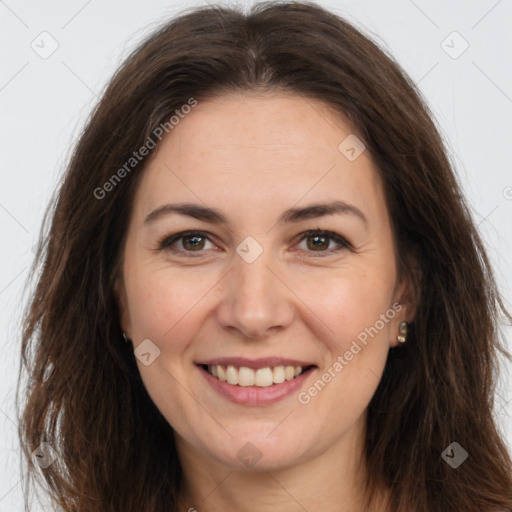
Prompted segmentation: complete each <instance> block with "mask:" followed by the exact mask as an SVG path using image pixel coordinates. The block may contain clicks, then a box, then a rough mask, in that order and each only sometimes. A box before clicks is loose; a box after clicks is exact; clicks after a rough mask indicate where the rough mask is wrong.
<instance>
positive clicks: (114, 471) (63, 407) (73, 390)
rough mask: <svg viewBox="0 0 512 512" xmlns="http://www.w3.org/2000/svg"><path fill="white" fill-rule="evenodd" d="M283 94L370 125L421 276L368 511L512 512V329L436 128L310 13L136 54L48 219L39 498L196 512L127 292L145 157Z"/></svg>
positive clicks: (217, 22)
mask: <svg viewBox="0 0 512 512" xmlns="http://www.w3.org/2000/svg"><path fill="white" fill-rule="evenodd" d="M276 89H279V90H283V91H289V92H291V93H296V94H297V93H298V94H300V95H302V96H303V97H304V98H315V99H320V100H322V101H323V102H325V103H326V104H327V105H329V106H330V107H331V108H332V109H333V110H334V111H336V112H339V113H340V114H341V115H343V116H346V118H348V119H349V120H350V122H351V123H352V124H353V126H354V128H355V129H356V130H357V133H358V135H359V137H360V138H361V139H362V140H363V141H364V144H365V145H366V148H367V150H368V151H369V152H370V154H371V155H372V158H373V160H374V162H375V164H376V166H377V168H378V170H379V172H380V174H381V177H382V182H383V184H384V190H385V194H386V198H387V205H388V209H389V212H390V216H391V220H392V223H393V226H394V231H395V236H396V245H397V254H399V255H400V258H399V264H400V268H401V270H402V271H404V272H406V271H407V268H408V265H409V263H408V262H412V261H414V262H416V264H417V266H418V267H419V269H420V275H421V282H418V283H417V285H418V287H417V289H418V293H419V304H418V309H417V313H416V317H415V320H414V322H413V325H412V329H411V331H410V334H409V339H408V342H407V343H406V344H404V345H403V346H400V347H399V348H392V349H391V350H390V353H389V357H388V360H387V365H386V368H385V371H384V374H383V376H382V379H381V381H380V383H379V386H378V388H377V390H376V393H375V395H374V396H373V398H372V400H371V402H370V404H369V411H368V423H367V442H366V449H365V454H364V455H365V457H366V460H367V466H368V480H367V482H366V486H367V491H368V492H367V495H368V501H367V504H368V506H369V505H370V503H371V497H372V493H373V491H375V490H376V489H378V488H380V487H381V486H383V485H384V486H386V487H387V488H389V489H390V490H391V496H392V502H391V508H390V510H391V511H393V512H411V511H413V510H414V511H425V512H427V511H428V512H434V511H435V512H439V511H445V510H457V511H458V512H470V511H471V512H476V511H478V512H490V511H498V510H499V511H501V510H507V511H508V510H512V463H511V459H510V455H509V454H508V453H507V448H506V445H505V442H504V440H503V438H502V436H501V435H500V433H499V431H498V429H497V428H496V425H495V422H494V419H493V400H494V392H495V385H496V380H497V375H498V362H499V361H498V352H501V354H503V355H505V356H506V357H508V358H509V359H511V355H510V353H508V352H507V351H506V350H505V347H504V344H503V338H502V334H501V332H500V330H499V323H498V316H499V314H501V313H504V314H505V315H506V316H507V317H508V318H510V316H509V315H508V313H507V312H506V311H505V308H504V307H503V303H502V300H501V298H500V294H499V291H498V289H497V285H496V282H495V280H494V277H493V274H492V271H491V268H490V265H489V261H488V258H487V256H486V252H485V249H484V246H483V244H482V241H481V238H480V236H479V234H478V233H477V231H476V229H475V225H474V223H473V221H472V218H471V215H470V212H469V209H468V207H467V205H466V203H465V201H464V199H463V197H462V196H461V192H460V187H459V184H458V182H457V180H456V177H455V175H454V172H453V165H452V163H451V162H450V160H449V158H448V156H447V151H446V149H445V147H444V144H443V141H442V139H441V137H440V135H439V133H438V130H437V128H436V126H435V123H434V122H433V120H432V117H433V116H432V114H431V112H430V111H429V109H428V107H427V106H426V104H425V101H424V99H423V98H422V96H421V93H420V92H419V91H418V89H417V88H416V86H415V84H414V83H413V82H412V81H411V80H410V78H409V77H407V76H406V75H405V74H404V72H403V71H402V70H401V69H400V67H399V66H398V64H397V63H396V62H395V61H394V60H393V58H392V57H391V56H389V55H387V54H386V53H385V52H384V51H383V50H382V49H380V48H379V47H378V46H377V45H376V44H375V43H373V42H372V41H371V40H369V39H368V38H367V37H366V36H364V35H362V34H361V33H360V32H359V31H358V30H357V29H355V28H354V27H353V26H352V25H351V24H349V23H347V22H346V21H345V20H343V19H342V18H340V17H338V16H336V15H334V14H333V13H331V12H329V11H327V10H325V9H324V8H321V7H319V6H317V5H315V4H312V3H299V2H284V3H283V2H280V3H275V2H265V3H260V4H258V5H256V6H254V7H253V8H252V10H251V11H250V12H249V13H244V12H242V11H239V10H236V9H231V8H226V7H210V6H208V7H202V8H196V9H193V10H192V11H191V12H188V13H184V14H182V15H181V16H180V17H177V18H175V19H174V20H172V21H170V22H169V23H168V24H166V25H165V26H163V27H162V28H160V29H159V30H158V31H157V32H155V33H153V34H152V35H151V36H150V37H149V38H148V39H147V40H146V41H144V43H143V44H141V45H140V46H139V48H137V49H136V50H135V51H134V52H133V53H132V54H131V55H130V56H129V58H128V59H127V60H126V61H125V62H124V64H123V65H122V66H121V68H120V69H119V70H118V71H117V73H116V74H115V76H114V77H113V79H112V80H111V82H110V84H109V85H108V88H107V89H106V91H105V93H104V95H103V97H102V99H101V100H100V102H99V104H98V105H97V106H96V108H95V109H94V111H93V113H92V114H91V116H90V119H89V120H88V122H87V125H86V127H85V129H84V131H83V133H82V134H81V137H80V140H79V142H78V144H77V145H76V148H75V150H74V153H73V155H72V158H71V160H70V163H69V166H68V169H67V172H66V175H65V178H64V181H63V183H62V185H61V187H60V189H59V190H58V194H57V195H56V196H55V198H54V201H53V202H52V203H51V205H50V207H49V209H48V211H47V214H46V216H45V222H44V225H43V230H42V235H41V239H40V242H39V250H38V254H37V258H36V263H35V265H34V268H33V270H32V276H33V278H34V280H35V291H34V293H33V294H32V295H31V300H30V303H29V305H28V306H27V310H26V313H25V316H24V326H23V333H22V349H21V350H22V365H21V368H20V377H19V380H18V390H17V391H18V402H19V405H18V408H19V419H20V429H19V435H20V441H21V446H22V450H23V455H24V459H25V460H26V464H27V468H26V473H27V475H29V478H28V479H27V482H26V491H25V494H26V495H28V494H29V490H30V482H31V481H32V479H35V477H38V478H39V479H40V475H41V474H42V476H43V477H44V479H43V480H40V482H41V483H46V484H47V486H48V488H49V490H48V492H49V493H50V495H51V496H52V497H53V499H54V500H55V503H56V504H58V505H59V506H60V509H61V510H63V511H66V512H71V511H73V512H75V511H76V512H93V511H98V512H100V511H101V512H120V511H123V512H129V511H137V512H157V511H158V512H164V511H170V510H177V509H178V497H179V495H180V489H181V485H182V473H181V468H180V463H179V459H178V457H177V453H176V450H175V445H174V438H173V430H172V428H171V426H170V425H169V424H168V423H167V421H166V420H165V418H164V417H163V416H162V415H161V414H160V412H159V411H158V409H157V408H156V406H155V405H154V404H153V402H152V400H151V398H150V396H149V395H148V393H147V391H146V389H145V387H144V385H143V383H142V380H141V378H140V376H139V372H138V370H137V365H136V363H135V358H134V353H133V350H132V347H131V344H126V343H123V342H122V334H121V330H120V327H119V310H118V306H117V302H116V297H115V293H114V286H113V285H114V282H115V279H116V276H117V275H118V272H119V271H120V267H119V262H120V257H121V248H122V245H123V240H124V237H125V235H126V231H127V223H128V220H129V217H130V211H131V205H132V201H133V196H134V191H135V190H136V187H137V184H138V182H139V180H140V178H141V176H142V174H143V171H144V169H145V167H146V165H147V162H148V159H149V158H150V157H148V158H146V159H145V160H143V161H141V162H140V163H139V164H138V165H134V166H132V167H133V168H132V167H130V168H129V170H128V168H127V167H126V162H128V161H129V159H130V158H131V157H132V155H133V152H134V151H136V150H137V149H138V148H140V147H142V146H143V145H144V144H145V143H146V142H147V140H148V137H150V136H151V135H152V134H154V131H155V129H156V128H157V127H158V126H160V125H162V123H166V122H167V123H168V121H169V119H170V117H171V116H172V115H174V113H175V111H176V110H177V109H178V110H179V109H180V108H181V107H182V106H183V105H185V104H187V103H189V102H190V99H191V98H194V99H195V101H198V102H201V101H202V100H205V99H206V98H210V97H212V96H214V95H216V94H222V93H223V92H228V91H229V92H231V91H251V90H261V91H266V90H276ZM167 127H168V129H169V131H170V126H169V125H167ZM171 136H172V134H171ZM153 154H154V152H153ZM123 165H124V166H125V167H124V169H125V171H126V172H125V173H119V169H121V168H123ZM115 174H117V176H118V177H120V174H122V180H121V179H120V180H117V179H116V180H113V179H112V177H113V176H114V175H115ZM109 180H110V181H109ZM107 182H108V183H110V186H106V185H105V184H106V183H107ZM98 190H102V191H103V192H98ZM95 191H96V192H95ZM24 371H26V373H27V375H26V379H27V382H26V383H25V385H24V386H22V378H23V376H24ZM43 442H46V443H48V444H49V445H50V446H52V447H53V448H54V449H55V452H56V455H57V458H56V459H55V461H54V462H53V463H52V464H51V465H49V466H48V467H47V468H45V469H43V470H39V468H37V466H36V465H35V464H34V462H33V459H32V457H31V453H32V451H33V450H35V449H36V448H37V447H38V446H39V445H40V444H41V443H43ZM452 442H457V443H458V444H459V445H460V446H461V447H463V448H464V449H465V450H466V451H467V452H468V454H469V456H468V459H467V460H466V461H465V462H464V463H463V464H461V465H460V466H459V467H458V468H457V469H453V468H452V467H450V466H449V465H448V464H447V463H446V462H445V460H443V458H442V456H441V455H442V453H443V452H444V450H445V449H446V448H447V447H448V446H449V445H450V444H451V443H452ZM320 500H321V497H319V501H320ZM26 507H28V504H27V505H26ZM26 509H27V510H28V508H26Z"/></svg>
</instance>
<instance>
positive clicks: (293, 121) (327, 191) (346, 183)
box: [136, 93, 384, 215]
mask: <svg viewBox="0 0 512 512" xmlns="http://www.w3.org/2000/svg"><path fill="white" fill-rule="evenodd" d="M354 137H356V135H355V133H354V130H353V129H352V127H351V126H350V124H349V123H348V121H347V120H346V119H344V118H343V117H342V116H341V115H340V114H337V113H334V112H333V111H332V110H331V109H330V108H329V107H328V106H327V105H325V104H324V103H323V102H321V101H319V100H315V99H312V98H306V97H303V96H300V95H296V94H284V93H265V94H241V93H236V94H235V93H233V94H229V95H223V96H219V97H216V98H214V99H210V100H208V101H204V102H199V103H198V105H197V106H196V107H195V108H194V109H192V111H191V112H190V113H189V114H187V115H185V116H184V117H183V118H182V119H180V121H179V123H178V124H177V125H176V126H174V128H173V129H172V131H171V132H170V133H169V134H168V135H167V136H166V137H165V138H164V139H163V141H162V142H161V143H160V145H159V147H158V149H157V150H156V151H157V153H156V154H155V155H154V157H153V159H152V160H151V162H150V164H149V165H148V168H147V169H146V171H145V175H144V177H143V179H142V182H141V184H140V187H139V190H138V193H137V198H136V202H137V208H139V209H142V210H143V211H147V210H148V209H150V208H155V207H157V206H158V205H159V204H161V203H164V202H168V201H170V200H172V199H173V198H176V199H178V198H179V199H180V200H184V199H187V200H193V201H194V202H198V200H199V201H202V202H204V203H207V204H210V203H212V202H214V203H215V204H216V205H220V206H221V207H225V208H226V209H227V208H229V207H230V206H233V207H238V209H239V210H240V208H241V209H242V210H245V211H247V213H248V214H249V213H251V212H250V211H249V210H248V206H249V205H251V206H254V207H255V210H254V212H253V213H254V215H256V214H257V209H258V208H259V209H260V213H261V211H262V209H265V210H268V209H269V208H270V206H271V205H274V204H275V205H282V204H283V203H285V204H287V205H288V206H291V205H294V204H296V203H298V202H299V201H301V199H302V198H303V201H304V202H308V203H309V202H316V201H321V200H322V201H323V200H325V199H329V200H334V199H341V200H343V199H345V200H347V201H349V202H351V203H353V202H358V203H359V206H360V207H366V208H367V209H369V210H370V212H369V213H370V214H371V211H372V210H373V211H374V212H373V213H375V214H379V211H378V210H379V207H380V208H381V209H382V207H383V205H384V203H383V195H382V187H381V184H380V179H379V176H378V173H377V171H376V169H375V167H374V165H373V162H372V160H371V157H370V155H369V152H368V151H363V152H362V153H361V154H360V156H358V157H357V158H356V159H355V160H351V159H349V158H347V156H346V155H345V154H344V152H343V151H344V150H346V147H345V146H346V145H347V142H345V141H348V144H349V145H353V140H354ZM340 144H341V147H340ZM360 149H361V148H360V147H355V150H356V151H359V150H360ZM185 196H186V197H185ZM380 213H381V214H382V211H381V212H380Z"/></svg>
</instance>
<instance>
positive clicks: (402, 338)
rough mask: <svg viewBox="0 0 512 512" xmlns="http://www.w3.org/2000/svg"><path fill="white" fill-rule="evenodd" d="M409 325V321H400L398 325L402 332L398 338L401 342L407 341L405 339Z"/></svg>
mask: <svg viewBox="0 0 512 512" xmlns="http://www.w3.org/2000/svg"><path fill="white" fill-rule="evenodd" d="M407 327H408V323H407V322H400V325H399V326H398V330H399V331H400V334H399V335H398V336H397V338H396V339H397V340H398V341H399V342H400V343H405V341H406V339H407Z"/></svg>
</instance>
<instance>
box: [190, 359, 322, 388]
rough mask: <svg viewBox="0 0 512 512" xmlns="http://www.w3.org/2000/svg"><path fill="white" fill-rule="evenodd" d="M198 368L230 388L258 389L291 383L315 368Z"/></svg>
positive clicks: (205, 366)
mask: <svg viewBox="0 0 512 512" xmlns="http://www.w3.org/2000/svg"><path fill="white" fill-rule="evenodd" d="M200 367H201V368H202V369H203V370H204V371H206V372H208V373H209V374H210V375H211V376H212V377H214V378H215V379H217V380H219V381H221V382H226V383H227V384H230V385H231V386H240V387H249V386H256V387H260V388H267V387H270V386H275V385H278V384H282V383H283V382H286V381H288V382H289V381H292V380H294V379H296V378H297V377H299V376H301V375H303V374H304V373H307V372H309V371H310V370H312V369H313V368H315V366H314V365H307V366H301V365H286V366H285V365H277V366H264V367H260V368H250V367H248V366H235V365H232V364H230V365H222V364H215V365H209V364H208V365H207V364H203V365H200Z"/></svg>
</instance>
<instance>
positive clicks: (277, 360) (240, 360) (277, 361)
mask: <svg viewBox="0 0 512 512" xmlns="http://www.w3.org/2000/svg"><path fill="white" fill-rule="evenodd" d="M196 364H197V365H208V366H217V365H220V366H229V365H231V366H236V367H242V366H245V367H246V368H265V367H268V366H302V367H303V368H304V367H305V366H316V365H315V364H314V363H311V362H308V361H300V360H298V359H288V358H283V357H262V358H258V359H248V358H246V357H216V358H214V359H205V360H202V361H197V362H196Z"/></svg>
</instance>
